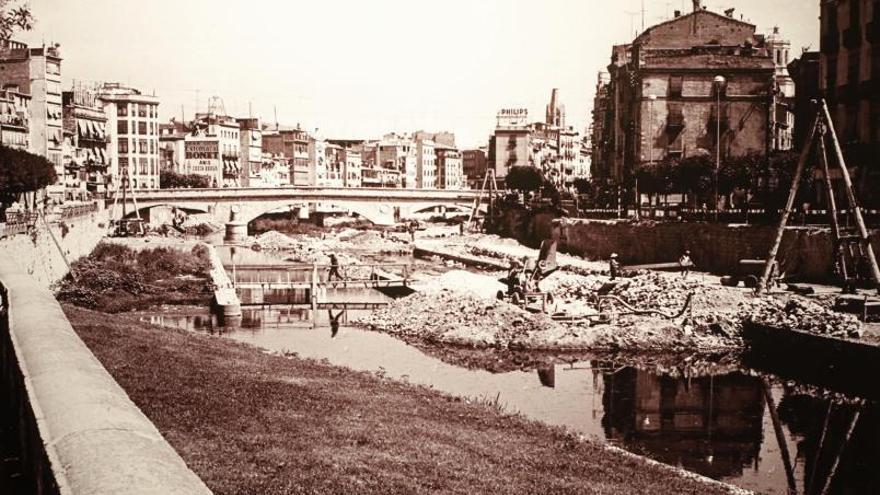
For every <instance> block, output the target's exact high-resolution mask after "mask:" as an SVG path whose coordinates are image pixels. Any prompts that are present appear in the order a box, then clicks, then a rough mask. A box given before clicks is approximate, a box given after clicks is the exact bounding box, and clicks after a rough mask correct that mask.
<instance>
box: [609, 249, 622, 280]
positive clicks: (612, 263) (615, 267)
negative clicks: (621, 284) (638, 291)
mask: <svg viewBox="0 0 880 495" xmlns="http://www.w3.org/2000/svg"><path fill="white" fill-rule="evenodd" d="M608 271H609V272H611V280H616V279H617V277H618V276H620V263H619V262H618V261H617V253H611V257H610V258H609V259H608Z"/></svg>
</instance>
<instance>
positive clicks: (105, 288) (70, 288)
mask: <svg viewBox="0 0 880 495" xmlns="http://www.w3.org/2000/svg"><path fill="white" fill-rule="evenodd" d="M210 269H211V261H210V259H209V258H208V250H207V248H206V247H205V246H202V245H198V246H196V247H194V248H193V249H192V251H190V252H183V251H177V250H174V249H170V248H164V247H160V248H153V249H146V250H143V251H135V250H133V249H131V248H129V247H127V246H122V245H119V244H113V243H106V242H102V243H100V244H98V246H97V247H96V248H95V250H94V251H92V253H91V254H90V255H89V256H87V257H85V258H83V259H81V260H78V261H76V262H75V263H74V264H73V265H72V267H71V275H69V276H68V277H66V278H65V279H64V280H63V281H62V282H61V284H60V287H59V291H58V299H59V300H60V301H65V302H69V303H71V304H75V305H77V306H82V307H86V308H92V309H101V310H103V311H106V312H108V313H118V312H122V311H130V310H135V309H146V308H149V307H152V306H156V305H159V304H201V303H206V302H207V299H208V298H209V294H208V293H207V291H206V287H207V283H208V282H207V281H208V274H209V272H210Z"/></svg>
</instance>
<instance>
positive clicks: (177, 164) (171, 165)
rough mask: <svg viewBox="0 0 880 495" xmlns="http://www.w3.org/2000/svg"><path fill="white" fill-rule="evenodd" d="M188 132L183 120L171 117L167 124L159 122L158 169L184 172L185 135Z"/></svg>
mask: <svg viewBox="0 0 880 495" xmlns="http://www.w3.org/2000/svg"><path fill="white" fill-rule="evenodd" d="M189 132H190V130H189V128H188V127H187V125H186V124H184V123H183V122H178V121H177V120H175V119H171V122H169V123H167V124H159V170H160V171H161V170H168V171H172V172H177V173H178V174H185V173H187V172H186V166H185V162H184V154H185V153H186V145H185V144H186V143H185V139H186V135H187V134H188V133H189Z"/></svg>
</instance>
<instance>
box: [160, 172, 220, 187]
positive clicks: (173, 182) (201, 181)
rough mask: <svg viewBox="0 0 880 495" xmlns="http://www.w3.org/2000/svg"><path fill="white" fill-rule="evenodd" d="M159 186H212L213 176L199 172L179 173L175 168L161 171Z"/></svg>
mask: <svg viewBox="0 0 880 495" xmlns="http://www.w3.org/2000/svg"><path fill="white" fill-rule="evenodd" d="M159 187H160V188H161V189H181V188H193V189H205V188H208V187H211V178H210V177H206V176H204V175H198V174H179V173H177V172H174V171H173V170H162V171H161V172H159Z"/></svg>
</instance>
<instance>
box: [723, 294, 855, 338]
mask: <svg viewBox="0 0 880 495" xmlns="http://www.w3.org/2000/svg"><path fill="white" fill-rule="evenodd" d="M740 315H741V318H742V319H743V320H748V321H753V322H755V323H760V324H763V325H768V326H771V327H777V328H784V329H788V330H801V331H804V332H810V333H815V334H819V335H827V336H830V337H840V338H855V339H857V338H861V336H862V324H861V322H860V321H859V320H858V318H856V317H855V316H853V315H849V314H843V313H837V312H834V311H831V310H829V309H828V308H825V307H824V306H821V305H819V304H816V303H814V302H812V301H808V300H805V299H801V298H797V297H791V298H790V299H788V300H784V299H779V298H774V297H763V298H760V299H753V300H751V301H748V302H746V303H744V304H743V305H742V306H741V308H740Z"/></svg>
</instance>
